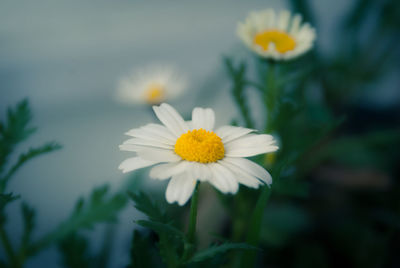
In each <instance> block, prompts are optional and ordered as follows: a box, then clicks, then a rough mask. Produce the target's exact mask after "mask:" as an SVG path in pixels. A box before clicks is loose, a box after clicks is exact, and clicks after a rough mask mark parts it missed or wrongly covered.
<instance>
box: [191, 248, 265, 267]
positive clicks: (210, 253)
mask: <svg viewBox="0 0 400 268" xmlns="http://www.w3.org/2000/svg"><path fill="white" fill-rule="evenodd" d="M234 249H242V250H260V249H259V248H257V247H254V246H251V245H249V244H246V243H224V244H222V245H213V246H211V247H209V248H207V249H206V250H203V251H200V252H199V253H197V254H195V255H194V256H193V257H192V258H191V259H190V260H189V263H190V262H200V261H204V260H207V259H210V258H212V257H214V256H215V255H218V254H222V253H225V252H227V251H229V250H234Z"/></svg>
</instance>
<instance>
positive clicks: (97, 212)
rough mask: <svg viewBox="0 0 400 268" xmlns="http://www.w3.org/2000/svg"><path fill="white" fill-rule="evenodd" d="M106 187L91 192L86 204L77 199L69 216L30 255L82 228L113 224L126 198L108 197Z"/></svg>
mask: <svg viewBox="0 0 400 268" xmlns="http://www.w3.org/2000/svg"><path fill="white" fill-rule="evenodd" d="M108 189H109V188H108V186H107V185H105V186H101V187H98V188H96V189H94V190H93V192H92V194H91V195H90V197H89V199H88V202H85V201H84V199H79V200H78V202H77V204H76V206H75V209H74V211H73V213H72V214H71V216H70V217H69V218H68V219H66V220H65V221H64V222H62V223H61V224H60V225H59V226H58V227H57V228H56V229H55V230H54V231H52V232H50V233H48V234H47V235H45V236H44V237H42V238H41V239H40V240H39V241H37V242H36V243H35V244H34V245H33V246H32V247H31V248H30V252H29V253H30V254H34V253H36V252H37V251H39V250H41V249H43V248H46V247H48V246H49V245H51V244H52V243H54V242H57V241H60V240H61V239H63V238H65V237H66V236H67V235H69V234H71V233H72V232H75V231H77V230H79V229H82V228H86V229H88V228H93V226H94V225H95V224H96V223H100V222H113V221H115V220H116V217H117V213H118V212H119V211H120V210H121V209H122V208H123V207H125V204H126V201H127V200H126V197H125V196H124V195H122V194H120V193H117V194H114V195H113V196H109V195H108Z"/></svg>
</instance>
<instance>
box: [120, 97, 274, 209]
mask: <svg viewBox="0 0 400 268" xmlns="http://www.w3.org/2000/svg"><path fill="white" fill-rule="evenodd" d="M153 109H154V112H155V114H156V115H157V117H158V119H159V120H160V121H161V122H162V123H163V125H161V124H148V125H145V126H143V127H140V128H135V129H132V130H130V131H128V132H127V133H126V134H127V135H129V136H131V137H133V138H131V139H129V140H127V141H125V142H124V143H123V144H122V145H120V149H121V150H124V151H132V152H135V153H136V156H135V157H132V158H128V159H126V160H125V161H123V162H122V163H121V165H120V166H119V169H122V171H123V172H129V171H132V170H136V169H139V168H143V167H148V166H152V165H155V164H159V165H157V166H155V167H153V168H152V169H151V171H150V177H151V178H153V179H160V180H165V179H168V178H170V177H172V178H171V180H170V181H169V184H168V187H167V190H166V199H167V201H168V202H169V203H173V202H178V204H179V205H184V204H185V203H186V202H187V200H188V199H189V198H190V197H191V195H192V193H193V190H194V187H195V185H196V183H197V181H208V182H209V183H211V184H212V185H213V186H214V187H215V188H217V189H218V190H219V191H221V192H222V193H236V192H237V190H238V188H239V183H241V184H243V185H246V186H248V187H251V188H258V187H259V185H261V184H263V183H266V184H268V185H269V184H271V183H272V179H271V176H270V175H269V173H268V172H267V171H266V170H265V169H264V168H263V167H261V166H259V165H258V164H256V163H254V162H252V161H250V160H248V159H246V158H245V157H250V156H254V155H258V154H264V153H269V152H274V151H276V150H277V149H278V147H277V146H276V145H275V140H274V138H273V137H272V136H271V135H266V134H254V133H252V132H254V130H253V129H248V128H242V127H234V126H222V127H219V128H216V129H215V131H214V121H215V115H214V111H213V110H212V109H210V108H207V109H203V108H194V109H193V112H192V121H186V122H185V121H184V120H183V119H182V117H181V116H180V115H179V113H178V112H177V111H176V110H175V109H174V108H173V107H172V106H170V105H168V104H165V103H163V104H161V105H160V106H153ZM160 163H161V164H160Z"/></svg>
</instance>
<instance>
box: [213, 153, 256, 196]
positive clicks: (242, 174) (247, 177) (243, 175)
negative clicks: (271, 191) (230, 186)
mask: <svg viewBox="0 0 400 268" xmlns="http://www.w3.org/2000/svg"><path fill="white" fill-rule="evenodd" d="M218 163H220V164H221V165H223V166H224V167H226V168H228V169H229V170H231V171H232V173H233V174H235V179H236V180H237V181H238V182H239V183H241V184H243V185H245V186H247V187H251V188H255V189H257V188H258V187H259V186H260V185H261V184H262V182H261V181H260V180H258V179H257V178H256V177H255V176H253V175H251V174H250V173H248V172H246V171H245V170H243V169H241V168H239V167H237V166H235V165H234V164H231V163H229V162H226V161H225V160H224V159H222V160H220V161H218Z"/></svg>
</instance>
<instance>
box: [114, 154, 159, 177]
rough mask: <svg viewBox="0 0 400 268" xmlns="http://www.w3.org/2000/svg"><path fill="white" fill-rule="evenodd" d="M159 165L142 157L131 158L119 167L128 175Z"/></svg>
mask: <svg viewBox="0 0 400 268" xmlns="http://www.w3.org/2000/svg"><path fill="white" fill-rule="evenodd" d="M157 163H158V162H157V161H149V160H145V159H142V158H141V157H131V158H128V159H126V160H124V161H123V162H122V163H121V164H120V165H119V167H118V169H121V170H122V172H123V173H126V172H129V171H132V170H135V169H139V168H144V167H148V166H151V165H154V164H157Z"/></svg>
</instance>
